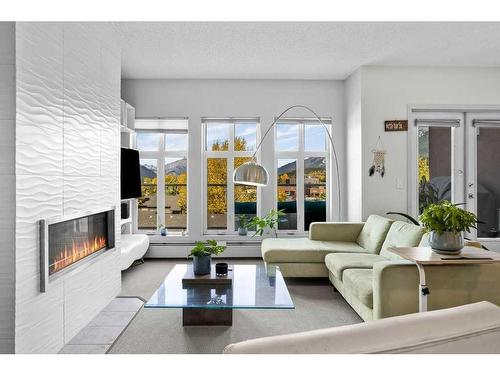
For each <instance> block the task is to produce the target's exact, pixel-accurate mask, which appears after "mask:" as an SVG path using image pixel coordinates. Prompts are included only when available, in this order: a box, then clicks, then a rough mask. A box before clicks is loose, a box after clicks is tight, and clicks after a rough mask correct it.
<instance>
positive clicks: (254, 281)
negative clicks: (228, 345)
mask: <svg viewBox="0 0 500 375" xmlns="http://www.w3.org/2000/svg"><path fill="white" fill-rule="evenodd" d="M189 267H192V265H191V264H177V265H176V266H175V267H174V268H173V269H172V271H171V272H170V273H169V274H168V275H167V278H166V279H165V281H164V282H163V283H162V284H161V285H160V287H159V288H158V290H157V291H156V292H155V293H154V294H153V295H152V296H151V298H150V299H149V301H148V302H147V303H146V304H145V305H144V307H145V308H150V309H151V308H154V309H158V308H159V309H165V308H182V323H183V325H184V326H193V325H195V326H200V325H223V326H231V325H232V324H233V309H294V308H295V307H294V305H293V302H292V299H291V297H290V293H288V288H287V287H286V284H285V280H284V279H283V276H282V275H281V272H280V271H279V268H278V267H275V266H268V267H267V268H266V267H265V266H264V265H260V264H258V265H246V264H245V265H230V266H229V269H230V270H231V271H229V272H230V273H232V275H231V276H232V279H233V280H232V285H231V286H229V285H183V282H182V279H183V277H184V275H186V273H187V272H188V271H190V269H189ZM212 267H214V265H212Z"/></svg>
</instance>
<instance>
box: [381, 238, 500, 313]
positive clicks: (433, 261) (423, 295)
mask: <svg viewBox="0 0 500 375" xmlns="http://www.w3.org/2000/svg"><path fill="white" fill-rule="evenodd" d="M387 250H388V251H390V252H392V253H394V254H396V255H399V256H400V257H401V258H403V259H406V260H409V261H410V262H413V263H415V265H416V266H417V268H418V274H419V277H420V285H419V288H418V295H419V300H418V306H419V311H420V312H423V311H427V296H428V295H429V294H430V290H429V287H428V286H427V284H426V281H425V269H424V266H432V265H446V264H488V263H500V253H497V252H494V251H488V250H483V249H480V248H477V247H471V246H466V247H464V248H463V249H462V252H461V253H460V254H458V255H446V254H438V253H435V252H434V251H432V249H431V248H430V247H391V248H388V249H387Z"/></svg>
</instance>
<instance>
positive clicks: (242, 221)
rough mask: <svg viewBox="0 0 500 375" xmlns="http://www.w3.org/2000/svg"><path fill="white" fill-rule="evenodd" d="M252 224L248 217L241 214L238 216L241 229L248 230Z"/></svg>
mask: <svg viewBox="0 0 500 375" xmlns="http://www.w3.org/2000/svg"><path fill="white" fill-rule="evenodd" d="M249 223H250V219H249V217H248V216H247V215H245V214H241V215H238V226H239V227H240V228H248V227H249Z"/></svg>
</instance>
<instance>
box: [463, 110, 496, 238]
mask: <svg viewBox="0 0 500 375" xmlns="http://www.w3.org/2000/svg"><path fill="white" fill-rule="evenodd" d="M465 124H466V130H467V134H466V150H465V160H466V180H467V184H466V203H467V209H468V210H469V211H471V212H474V213H475V214H476V215H477V216H478V219H479V220H480V221H481V223H479V224H478V226H477V230H474V231H473V233H471V234H472V235H473V236H474V238H478V239H480V240H481V241H485V242H488V241H492V242H496V241H499V240H500V112H477V113H476V112H473V113H466V115H465ZM488 247H491V246H488Z"/></svg>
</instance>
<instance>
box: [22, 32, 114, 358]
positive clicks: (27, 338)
mask: <svg viewBox="0 0 500 375" xmlns="http://www.w3.org/2000/svg"><path fill="white" fill-rule="evenodd" d="M111 36H112V33H111V29H110V28H109V26H106V25H103V24H93V23H67V24H62V23H17V24H16V65H17V67H16V68H17V75H16V85H17V97H16V100H17V107H16V108H17V109H16V139H15V144H16V170H15V171H16V182H17V194H16V312H15V351H16V353H54V352H57V351H58V350H59V349H60V348H61V347H62V346H63V345H64V344H65V343H66V342H68V341H69V340H70V339H71V338H72V337H73V336H74V335H75V334H76V333H77V332H78V331H79V330H80V329H81V328H83V327H84V326H85V325H86V324H87V323H88V322H89V321H90V320H91V319H92V318H94V316H95V315H96V314H97V313H98V312H99V311H100V310H101V309H102V308H103V307H105V306H106V304H107V303H109V301H110V300H111V299H112V298H113V297H114V296H115V295H116V294H117V293H118V292H119V290H120V283H121V273H120V269H119V258H118V257H119V247H120V231H119V217H120V215H119V203H120V198H119V178H118V176H119V117H120V104H119V99H120V55H119V51H118V50H117V47H116V45H115V44H114V43H113V40H112V37H111ZM110 205H116V206H117V208H118V210H117V215H116V239H117V242H116V247H117V249H118V250H117V251H110V252H107V253H105V254H103V255H101V256H99V257H98V258H95V262H92V263H88V264H87V265H85V266H84V267H82V268H80V269H79V270H77V271H76V272H71V273H68V274H66V275H64V276H62V277H60V278H58V279H56V280H54V281H53V282H51V283H50V284H49V288H48V291H47V293H40V292H39V275H40V270H39V251H40V248H39V235H38V221H39V220H40V219H42V218H50V217H54V216H62V215H68V214H71V213H75V212H82V211H86V210H93V209H99V208H102V207H104V206H110Z"/></svg>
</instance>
